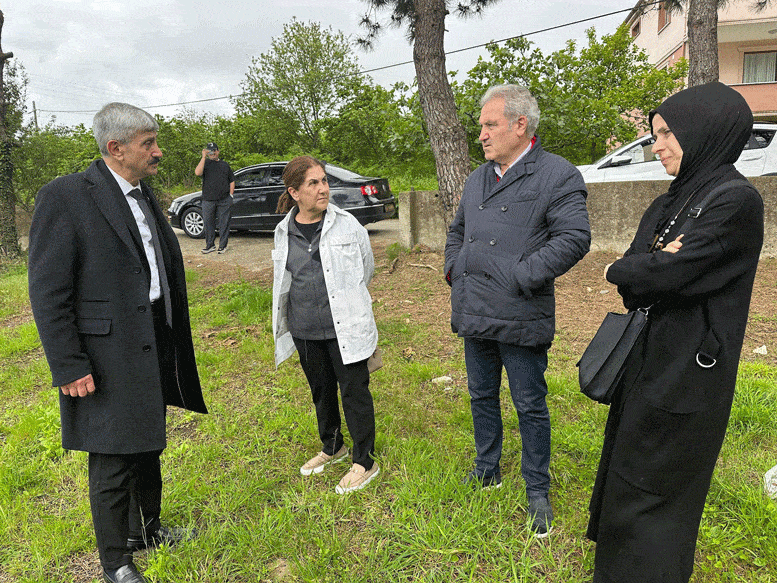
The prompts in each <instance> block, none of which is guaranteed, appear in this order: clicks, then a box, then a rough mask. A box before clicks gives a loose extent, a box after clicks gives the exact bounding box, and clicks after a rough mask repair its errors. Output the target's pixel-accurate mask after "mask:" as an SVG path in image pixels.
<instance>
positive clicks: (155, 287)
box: [106, 164, 162, 302]
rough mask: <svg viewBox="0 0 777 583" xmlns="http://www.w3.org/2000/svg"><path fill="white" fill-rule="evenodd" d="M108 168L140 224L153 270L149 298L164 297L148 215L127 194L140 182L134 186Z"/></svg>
mask: <svg viewBox="0 0 777 583" xmlns="http://www.w3.org/2000/svg"><path fill="white" fill-rule="evenodd" d="M106 166H107V164H106ZM108 170H110V171H111V174H113V177H114V178H115V179H116V182H118V184H119V188H121V192H122V193H123V194H124V198H125V199H127V203H128V204H129V207H130V210H131V211H132V215H133V216H134V217H135V222H136V223H137V224H138V231H140V238H141V240H142V241H143V250H144V251H145V252H146V259H147V260H148V267H149V269H150V270H151V287H150V288H149V290H148V299H149V300H151V301H152V302H155V301H156V300H158V299H159V298H161V297H162V288H161V287H160V286H159V266H158V265H157V262H156V253H155V252H154V244H153V243H152V242H151V229H150V228H149V226H148V221H146V215H144V214H143V211H142V210H141V209H140V205H139V204H138V201H137V200H135V199H134V198H132V197H131V196H129V195H128V194H127V193H128V192H129V191H130V190H135V189H140V183H139V182H138V185H137V186H132V185H131V184H130V183H129V182H127V181H126V180H125V179H124V178H122V177H121V176H119V175H118V174H116V173H115V172H114V171H113V169H112V168H111V167H110V166H108Z"/></svg>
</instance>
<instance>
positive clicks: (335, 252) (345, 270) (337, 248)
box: [324, 234, 364, 291]
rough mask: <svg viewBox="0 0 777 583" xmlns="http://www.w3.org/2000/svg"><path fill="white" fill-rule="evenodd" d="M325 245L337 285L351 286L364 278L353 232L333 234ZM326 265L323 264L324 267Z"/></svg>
mask: <svg viewBox="0 0 777 583" xmlns="http://www.w3.org/2000/svg"><path fill="white" fill-rule="evenodd" d="M327 246H328V248H329V249H328V251H329V258H330V260H331V262H332V272H333V275H334V282H335V284H336V285H337V286H338V287H340V286H344V287H353V286H355V285H357V284H358V283H359V282H360V281H362V280H363V279H364V262H363V260H362V254H361V249H360V247H359V240H358V239H357V237H356V235H355V234H353V235H350V234H349V235H338V236H333V237H331V238H330V239H329V241H328V242H327ZM326 267H327V266H326V265H324V269H326ZM330 291H331V290H330Z"/></svg>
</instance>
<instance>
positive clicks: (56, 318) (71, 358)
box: [29, 103, 207, 583]
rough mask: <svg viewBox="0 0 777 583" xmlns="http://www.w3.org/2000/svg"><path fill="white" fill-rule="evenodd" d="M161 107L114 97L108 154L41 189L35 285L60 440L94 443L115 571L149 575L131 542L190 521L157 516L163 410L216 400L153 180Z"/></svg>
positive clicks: (151, 540) (33, 250) (128, 576)
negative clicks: (169, 523) (198, 357)
mask: <svg viewBox="0 0 777 583" xmlns="http://www.w3.org/2000/svg"><path fill="white" fill-rule="evenodd" d="M158 129H159V126H158V124H157V122H156V120H155V119H154V118H153V117H152V116H151V115H149V114H148V113H146V112H145V111H143V110H141V109H138V108H137V107H134V106H132V105H128V104H125V103H110V104H108V105H106V106H105V107H104V108H103V109H101V110H100V112H99V113H97V115H96V116H95V118H94V127H93V131H94V135H95V139H96V140H97V143H98V145H99V147H100V152H101V154H102V156H103V159H102V160H97V161H95V162H93V163H92V164H91V166H89V168H88V169H87V170H86V171H85V172H80V173H77V174H71V175H68V176H63V177H60V178H57V179H56V180H54V181H53V182H51V183H49V184H47V185H46V186H44V187H43V188H42V189H41V190H40V192H39V193H38V196H37V198H36V201H35V214H34V216H33V219H32V226H31V227H30V248H29V287H30V302H31V304H32V309H33V314H34V316H35V323H36V324H37V327H38V332H39V334H40V337H41V341H42V343H43V348H44V351H45V353H46V358H47V360H48V363H49V368H50V369H51V375H52V380H53V384H54V386H57V387H59V388H60V396H59V398H60V415H61V420H62V446H63V447H64V448H65V449H73V450H81V451H87V452H89V499H90V503H91V509H92V519H93V522H94V528H95V535H96V538H97V547H98V550H99V553H100V562H101V563H102V567H103V571H104V577H105V580H106V581H108V582H109V583H142V582H143V581H145V579H144V578H143V576H142V575H141V574H140V573H139V572H138V571H137V569H136V568H135V565H134V564H133V561H132V553H133V552H134V551H136V550H140V549H143V548H147V547H152V546H156V545H158V544H160V543H162V542H165V543H175V542H178V541H180V540H181V539H182V538H183V537H185V536H187V535H188V534H190V533H187V532H186V531H184V530H183V529H177V528H169V529H168V528H165V527H162V526H160V520H159V513H160V507H161V493H162V476H161V470H160V464H159V456H160V454H161V452H162V450H163V449H164V448H165V445H166V438H165V410H166V406H167V405H175V406H178V407H183V408H186V409H189V410H192V411H197V412H200V413H206V412H207V409H206V407H205V403H204V401H203V398H202V391H201V388H200V381H199V375H198V373H197V367H196V364H195V360H194V347H193V345H192V338H191V328H190V324H189V308H188V303H187V298H186V283H185V279H184V267H183V258H182V257H181V250H180V248H179V246H178V242H177V239H176V237H175V234H174V233H173V231H172V229H171V228H170V226H169V225H168V223H167V221H166V220H165V218H164V214H163V213H162V210H161V209H160V208H159V205H158V204H157V202H156V201H155V200H154V197H153V196H151V192H150V190H149V189H148V187H147V186H145V185H144V184H143V183H141V182H140V180H141V179H142V178H145V177H146V176H149V175H152V174H156V172H157V164H158V163H159V160H160V158H161V157H162V152H161V151H160V149H159V146H158V145H157V141H156V136H157V131H158Z"/></svg>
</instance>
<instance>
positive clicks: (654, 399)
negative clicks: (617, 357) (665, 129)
mask: <svg viewBox="0 0 777 583" xmlns="http://www.w3.org/2000/svg"><path fill="white" fill-rule="evenodd" d="M732 179H741V180H743V181H744V179H743V178H742V177H741V175H740V174H739V173H738V172H736V170H734V168H733V166H728V170H727V171H726V172H724V173H721V175H720V176H719V177H718V178H717V179H716V182H715V183H714V184H710V185H708V187H707V188H706V189H705V191H706V192H709V191H710V190H712V189H713V188H714V187H715V186H717V185H720V184H723V183H725V182H727V181H730V180H732ZM666 196H667V195H664V196H661V197H659V198H658V199H657V200H656V201H655V202H654V203H653V204H652V205H651V206H650V208H648V210H647V212H646V213H645V215H644V216H643V218H642V221H641V223H640V226H639V229H638V231H637V233H636V236H635V238H634V241H633V243H632V244H631V247H630V248H629V250H628V251H627V252H626V254H625V255H624V257H623V258H622V259H620V260H618V261H616V262H615V263H614V264H613V265H612V266H611V267H610V269H609V271H608V273H607V279H608V280H609V281H610V282H612V283H615V284H617V285H618V291H619V292H620V294H621V295H622V296H623V302H624V305H625V306H626V307H627V308H629V309H636V308H639V307H647V306H650V305H653V307H652V309H651V310H650V316H649V323H648V327H647V329H646V334H645V335H644V336H643V342H642V344H641V345H639V346H638V347H637V349H636V350H635V352H634V353H632V355H631V357H630V360H629V361H628V363H627V367H628V369H627V373H626V378H625V380H624V382H623V384H622V386H621V392H620V393H619V394H618V395H617V396H616V399H615V400H614V402H613V404H612V406H611V409H610V415H609V418H608V421H607V427H606V429H605V442H604V448H603V454H602V459H601V462H600V465H599V471H598V474H597V478H596V484H595V487H594V492H593V496H592V499H591V504H590V510H591V519H590V522H589V526H588V537H589V538H591V539H592V540H595V541H597V548H596V571H595V578H594V580H595V581H601V582H605V581H606V582H611V583H612V582H624V583H625V582H634V581H640V582H642V583H653V582H654V583H659V582H660V583H674V582H684V581H687V580H688V579H689V577H690V575H691V572H692V570H693V559H694V551H695V545H696V537H697V534H698V528H699V522H700V520H701V515H702V511H703V509H704V502H705V498H706V495H707V491H708V489H709V485H710V481H711V478H712V472H713V469H714V466H715V462H716V460H717V457H718V453H719V451H720V448H721V445H722V442H723V438H724V435H725V431H726V425H727V423H728V418H729V414H730V411H731V403H732V399H733V396H734V387H735V384H736V375H737V367H738V363H739V356H740V351H741V348H742V342H743V338H744V332H745V325H746V323H747V314H748V309H749V305H750V296H751V292H752V287H753V280H754V277H755V273H756V267H757V263H758V256H759V252H760V249H761V245H762V242H763V201H762V200H761V197H760V195H759V194H758V192H757V191H756V190H755V189H754V188H753V187H752V186H749V185H747V183H746V182H745V185H742V184H741V183H740V185H738V186H735V187H732V188H726V189H725V190H724V191H723V192H722V193H721V194H720V195H719V196H717V197H716V198H715V199H714V200H712V201H710V203H709V204H708V206H707V207H706V208H705V209H703V212H702V213H701V214H700V215H699V217H698V218H692V219H689V220H690V223H686V225H687V226H686V227H685V228H684V229H682V232H683V234H684V236H683V239H682V243H683V246H682V248H681V249H680V251H679V252H677V253H675V254H673V253H666V252H661V251H658V252H654V253H649V252H648V249H649V248H650V245H651V242H652V241H653V239H654V236H655V228H654V227H655V225H656V223H657V222H658V221H659V220H660V213H661V212H662V209H664V208H665V202H666V201H665V198H666ZM696 203H698V200H694V201H691V203H690V204H689V205H688V209H693V208H694V205H695V204H696ZM689 213H690V214H693V211H692V210H691V211H689ZM689 213H687V212H684V213H682V215H681V220H678V221H677V229H678V230H679V228H680V225H681V224H682V222H684V220H685V219H686V218H688V216H687V215H688V214H689ZM676 234H677V231H675V232H673V233H671V234H670V237H669V238H668V239H667V240H672V239H673V238H674V237H675V236H676ZM700 350H701V352H702V353H703V356H701V357H700V362H701V363H702V364H705V365H708V364H710V363H711V362H712V361H711V360H709V357H712V358H714V359H715V360H716V362H715V365H714V366H712V367H710V368H704V367H702V366H700V365H699V362H697V354H698V353H699V352H700ZM705 355H706V356H705Z"/></svg>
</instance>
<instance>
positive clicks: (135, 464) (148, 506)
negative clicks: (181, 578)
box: [89, 451, 162, 569]
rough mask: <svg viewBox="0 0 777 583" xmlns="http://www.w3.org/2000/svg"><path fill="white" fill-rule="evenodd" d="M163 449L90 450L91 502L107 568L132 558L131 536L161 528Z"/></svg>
mask: <svg viewBox="0 0 777 583" xmlns="http://www.w3.org/2000/svg"><path fill="white" fill-rule="evenodd" d="M161 453H162V452H161V451H151V452H147V453H136V454H127V455H112V454H102V453H90V454H89V503H90V505H91V508H92V522H93V523H94V534H95V536H96V538H97V550H98V551H99V553H100V563H102V566H103V568H104V569H117V568H119V567H121V566H123V565H128V564H130V563H131V562H132V555H131V554H130V553H128V552H127V538H128V537H130V536H131V537H137V538H143V536H144V535H145V536H150V535H153V534H154V533H155V532H156V531H157V530H159V513H160V510H161V504H162V472H161V469H160V465H159V456H160V455H161Z"/></svg>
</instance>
